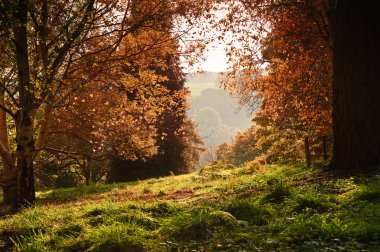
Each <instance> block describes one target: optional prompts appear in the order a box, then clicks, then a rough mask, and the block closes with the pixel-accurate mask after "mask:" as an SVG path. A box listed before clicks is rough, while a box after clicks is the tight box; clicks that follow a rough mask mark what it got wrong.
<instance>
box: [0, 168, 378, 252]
mask: <svg viewBox="0 0 380 252" xmlns="http://www.w3.org/2000/svg"><path fill="white" fill-rule="evenodd" d="M38 198H39V201H38V204H37V205H36V206H35V207H32V208H28V209H25V210H23V211H22V212H21V213H19V214H15V215H12V216H4V217H2V218H1V219H0V230H1V231H0V232H1V233H0V251H3V250H5V251H6V250H9V251H12V249H13V250H20V251H168V250H177V249H178V250H181V251H187V250H189V251H191V250H195V251H211V250H213V251H214V250H223V251H224V250H230V251H237V250H243V251H244V250H248V251H252V250H254V251H273V250H281V251H284V250H285V251H288V250H296V251H350V250H352V251H376V250H378V249H380V175H379V174H378V175H372V176H371V177H365V176H359V177H356V176H355V177H348V178H347V177H346V178H335V177H332V176H330V175H329V174H326V173H320V172H318V171H317V170H307V171H306V170H304V169H302V168H301V167H294V166H270V167H269V168H268V170H267V171H265V172H263V173H258V174H253V175H252V174H246V172H245V169H241V168H239V169H238V168H232V167H229V166H224V167H222V166H214V167H211V168H209V169H207V170H203V171H202V173H201V174H198V173H197V174H189V175H182V176H172V177H167V178H160V179H150V180H146V181H140V182H135V183H124V184H112V185H101V186H89V187H82V188H70V189H57V190H54V191H49V192H41V193H39V194H38Z"/></svg>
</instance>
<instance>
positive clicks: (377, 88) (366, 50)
mask: <svg viewBox="0 0 380 252" xmlns="http://www.w3.org/2000/svg"><path fill="white" fill-rule="evenodd" d="M330 4H331V5H332V7H333V12H332V25H333V37H334V47H333V55H334V56H333V58H334V60H333V66H334V67H333V68H334V73H333V76H334V77H333V78H334V81H333V132H334V153H333V159H332V162H331V165H332V168H333V169H335V170H345V169H364V168H371V169H374V168H377V167H378V166H379V165H380V113H379V111H380V99H379V98H380V61H379V56H380V15H379V10H380V2H379V1H373V0H365V1H360V2H358V1H357V2H355V1H344V0H336V1H335V0H331V1H330Z"/></svg>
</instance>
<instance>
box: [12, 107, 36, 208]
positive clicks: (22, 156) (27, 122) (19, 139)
mask: <svg viewBox="0 0 380 252" xmlns="http://www.w3.org/2000/svg"><path fill="white" fill-rule="evenodd" d="M17 118H18V121H19V124H18V125H17V126H16V144H17V150H16V157H17V169H18V172H19V188H20V192H19V199H18V202H17V204H18V205H28V204H31V203H33V202H34V200H35V188H34V171H33V159H34V158H33V157H34V154H35V153H34V152H35V143H34V134H33V133H34V130H33V120H32V118H31V116H30V115H29V113H25V112H23V111H19V112H18V114H17Z"/></svg>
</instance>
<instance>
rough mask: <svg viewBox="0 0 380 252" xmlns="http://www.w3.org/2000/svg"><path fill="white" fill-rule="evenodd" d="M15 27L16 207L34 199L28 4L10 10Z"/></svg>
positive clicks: (32, 108) (21, 2)
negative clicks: (16, 92) (17, 98)
mask: <svg viewBox="0 0 380 252" xmlns="http://www.w3.org/2000/svg"><path fill="white" fill-rule="evenodd" d="M14 17H15V21H16V22H17V25H15V26H14V28H13V32H14V44H15V47H16V64H17V77H18V86H19V103H20V109H19V110H18V111H17V113H16V118H15V121H16V144H17V150H16V159H17V162H16V164H17V170H18V173H19V174H18V186H19V198H18V200H17V202H15V204H16V206H17V207H18V206H20V205H25V204H30V203H33V202H34V200H35V189H34V174H33V155H34V154H35V153H34V151H35V143H34V128H33V117H34V114H35V112H34V111H35V108H34V106H35V103H34V85H32V83H31V82H30V70H29V56H28V40H27V17H28V1H27V0H19V1H18V5H17V8H15V10H14Z"/></svg>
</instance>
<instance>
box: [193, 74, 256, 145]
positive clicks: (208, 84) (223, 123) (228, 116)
mask: <svg viewBox="0 0 380 252" xmlns="http://www.w3.org/2000/svg"><path fill="white" fill-rule="evenodd" d="M221 78H222V76H221V74H220V73H212V72H205V73H201V74H189V75H188V77H187V82H186V86H187V87H189V89H190V91H191V92H192V98H190V99H189V102H190V103H191V109H190V116H191V117H192V118H193V119H194V120H195V121H196V122H197V123H198V124H199V126H198V132H199V134H200V135H201V137H202V138H203V139H204V142H205V145H206V147H215V146H217V145H219V144H221V143H223V142H228V143H230V142H231V141H232V139H233V138H234V136H235V134H236V132H237V131H242V130H244V129H246V128H247V127H248V126H249V125H250V121H251V120H250V115H249V114H248V113H247V112H246V111H244V109H243V110H241V109H239V106H238V103H237V99H236V98H233V97H231V96H230V95H229V94H227V93H225V92H224V90H223V89H221V88H220V80H221Z"/></svg>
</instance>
